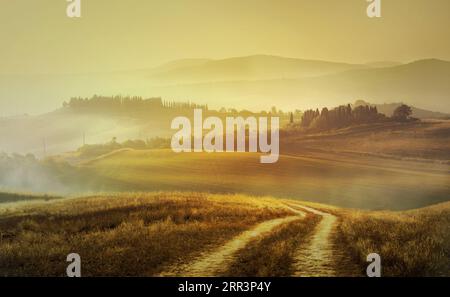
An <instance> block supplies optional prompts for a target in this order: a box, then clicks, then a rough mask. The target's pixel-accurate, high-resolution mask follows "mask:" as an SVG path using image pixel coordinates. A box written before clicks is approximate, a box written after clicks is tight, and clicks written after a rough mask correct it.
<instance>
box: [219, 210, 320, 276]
mask: <svg viewBox="0 0 450 297" xmlns="http://www.w3.org/2000/svg"><path fill="white" fill-rule="evenodd" d="M319 221H320V217H319V216H316V215H313V214H307V216H306V217H305V218H303V219H299V220H297V221H294V222H291V223H288V224H284V225H282V226H279V227H277V228H276V229H275V230H274V231H273V232H272V233H271V234H270V235H268V236H260V237H259V238H258V239H257V240H255V241H253V242H251V243H250V244H248V245H247V246H246V247H245V248H244V249H242V250H241V251H239V253H238V255H236V259H235V261H234V262H233V263H232V264H231V265H230V267H229V269H228V271H227V272H226V273H224V275H226V276H248V277H255V276H256V277H268V276H271V277H275V276H290V275H292V272H293V271H292V263H293V255H294V253H295V251H296V250H297V249H298V248H300V247H301V245H302V244H303V243H305V242H307V240H308V238H309V235H310V234H311V232H312V231H313V230H314V227H315V226H316V225H317V223H318V222H319Z"/></svg>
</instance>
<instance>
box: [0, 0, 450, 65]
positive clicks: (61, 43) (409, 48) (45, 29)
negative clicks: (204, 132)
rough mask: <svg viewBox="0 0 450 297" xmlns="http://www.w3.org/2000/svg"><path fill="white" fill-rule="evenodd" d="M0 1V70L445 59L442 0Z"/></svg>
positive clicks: (448, 35)
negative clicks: (372, 9)
mask: <svg viewBox="0 0 450 297" xmlns="http://www.w3.org/2000/svg"><path fill="white" fill-rule="evenodd" d="M367 5H368V3H367V2H366V0H307V1H306V0H276V1H275V0H270V1H268V0H82V18H81V19H69V18H68V17H67V16H66V14H65V10H66V6H67V2H66V1H65V0H33V1H30V0H13V1H9V0H0V42H1V43H0V73H74V72H91V71H95V72H97V71H111V70H120V69H136V68H145V67H150V66H154V65H158V64H161V63H164V62H167V61H170V60H173V59H180V58H225V57H232V56H242V55H252V54H274V55H282V56H289V57H298V58H306V59H321V60H332V61H345V62H355V63H363V62H369V61H379V60H393V61H405V62H407V61H411V60H416V59H421V58H430V57H433V58H440V59H446V60H450V1H449V0H382V15H383V17H382V18H381V19H369V18H368V17H367V16H366V7H367Z"/></svg>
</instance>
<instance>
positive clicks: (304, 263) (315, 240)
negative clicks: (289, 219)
mask: <svg viewBox="0 0 450 297" xmlns="http://www.w3.org/2000/svg"><path fill="white" fill-rule="evenodd" d="M295 207H297V208H300V209H304V210H306V211H309V212H311V213H314V214H316V215H319V216H321V217H322V220H321V221H320V222H319V224H318V225H317V226H316V228H315V230H314V234H313V235H312V238H311V239H310V241H309V242H308V243H307V244H306V245H302V247H300V248H299V250H298V251H297V252H296V254H295V256H294V265H293V266H294V269H295V272H294V274H293V276H308V277H309V276H335V275H336V271H335V270H334V268H333V262H334V260H333V256H334V251H333V244H332V242H331V234H332V232H333V229H334V226H335V224H336V221H337V218H336V216H334V215H332V214H329V213H325V212H322V211H319V210H317V209H314V208H310V207H306V206H303V205H297V204H295Z"/></svg>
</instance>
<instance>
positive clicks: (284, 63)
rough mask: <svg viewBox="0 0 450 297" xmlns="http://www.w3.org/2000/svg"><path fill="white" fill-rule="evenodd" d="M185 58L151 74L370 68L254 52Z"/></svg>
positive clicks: (258, 74) (199, 78) (204, 76)
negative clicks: (221, 56)
mask: <svg viewBox="0 0 450 297" xmlns="http://www.w3.org/2000/svg"><path fill="white" fill-rule="evenodd" d="M187 61H188V62H187V63H183V60H180V61H174V62H172V63H170V64H165V65H163V67H162V68H161V69H163V70H164V69H167V65H169V66H174V65H176V66H177V67H169V68H168V69H167V71H160V72H157V73H153V74H151V75H150V76H149V77H148V78H149V79H150V80H153V81H157V82H163V83H176V84H180V83H198V82H205V81H210V82H211V81H214V82H216V81H236V80H252V81H254V80H268V79H283V78H303V77H311V76H319V75H327V74H332V73H338V72H342V71H347V70H352V69H361V68H366V67H368V66H366V65H360V64H348V63H337V62H326V61H318V60H304V59H296V58H285V57H279V56H271V55H253V56H245V57H235V58H227V59H220V60H193V61H192V60H187Z"/></svg>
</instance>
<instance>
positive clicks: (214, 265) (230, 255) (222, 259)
mask: <svg viewBox="0 0 450 297" xmlns="http://www.w3.org/2000/svg"><path fill="white" fill-rule="evenodd" d="M286 207H287V208H288V209H289V210H291V211H292V212H294V213H296V214H297V215H295V216H289V217H285V218H280V219H274V220H270V221H266V222H263V223H261V224H259V225H257V226H256V227H254V228H252V229H250V230H248V231H244V232H243V233H241V234H240V235H238V236H236V237H235V238H233V239H232V240H230V241H228V242H227V243H225V245H223V246H221V247H219V248H218V249H216V250H214V251H207V252H204V253H203V254H201V255H200V256H199V257H197V258H196V259H194V261H192V262H191V263H187V264H183V265H173V266H172V267H170V268H169V269H168V270H167V271H166V272H163V273H161V274H160V275H161V276H186V277H189V276H191V277H192V276H199V277H202V276H217V275H220V274H221V272H223V271H225V270H226V269H227V267H228V265H229V263H231V262H232V261H233V259H234V255H235V254H236V253H237V252H238V251H239V250H240V249H242V248H244V247H245V246H246V245H247V244H248V243H249V242H251V241H252V240H254V239H255V238H257V237H258V236H260V235H262V234H265V233H269V232H270V231H272V230H273V229H274V228H275V227H277V226H279V225H282V224H285V223H290V222H292V221H295V220H298V219H299V218H303V217H305V213H304V212H303V211H300V210H298V209H294V208H292V207H289V206H286Z"/></svg>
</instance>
